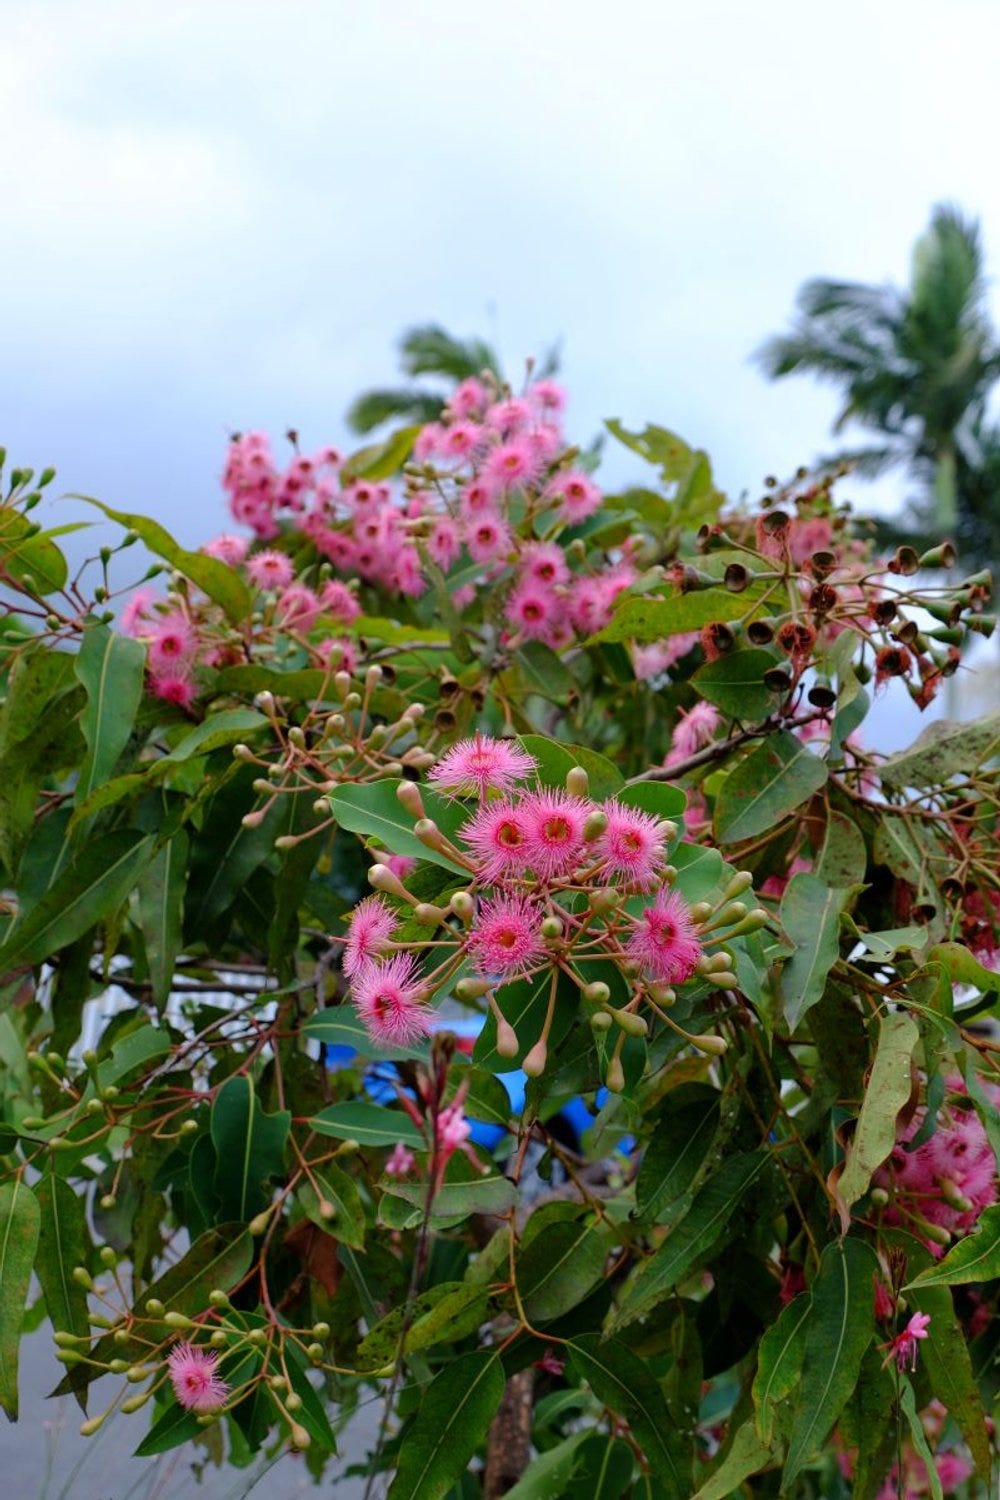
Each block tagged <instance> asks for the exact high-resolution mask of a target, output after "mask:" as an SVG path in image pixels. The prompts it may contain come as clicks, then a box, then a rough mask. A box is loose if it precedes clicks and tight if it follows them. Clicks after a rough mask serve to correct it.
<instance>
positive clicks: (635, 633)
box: [586, 588, 757, 645]
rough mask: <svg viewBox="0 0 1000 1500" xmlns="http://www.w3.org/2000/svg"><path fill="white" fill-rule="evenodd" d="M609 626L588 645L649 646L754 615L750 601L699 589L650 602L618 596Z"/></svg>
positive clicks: (716, 590)
mask: <svg viewBox="0 0 1000 1500" xmlns="http://www.w3.org/2000/svg"><path fill="white" fill-rule="evenodd" d="M614 609H615V613H614V618H613V619H612V621H611V623H610V625H605V627H604V629H603V630H599V631H598V632H597V634H596V635H593V636H591V638H590V640H589V641H587V642H586V644H587V645H596V644H597V642H599V641H637V642H638V643H639V644H640V645H648V644H649V643H650V642H651V641H662V640H664V639H666V638H667V637H668V636H672V635H686V634H687V633H688V631H691V630H701V628H702V626H703V625H713V624H714V623H715V622H716V621H717V620H720V621H730V620H741V619H742V618H743V617H744V615H745V616H747V618H748V619H749V618H752V617H753V615H754V614H755V613H756V612H757V611H756V609H755V606H754V604H753V602H752V601H750V600H747V599H745V598H744V597H743V596H742V595H741V594H731V593H730V592H729V590H728V589H725V588H706V589H700V590H697V591H695V592H692V593H689V594H673V595H670V596H668V597H667V598H663V597H662V596H660V597H657V598H653V599H643V598H638V597H637V596H636V595H634V594H619V596H618V598H617V600H616V601H615V606H614Z"/></svg>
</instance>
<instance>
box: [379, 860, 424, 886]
mask: <svg viewBox="0 0 1000 1500" xmlns="http://www.w3.org/2000/svg"><path fill="white" fill-rule="evenodd" d="M382 863H383V864H384V865H387V866H388V868H389V869H390V870H391V871H392V873H393V874H394V875H395V876H396V877H397V878H398V879H399V880H405V879H406V877H407V875H412V874H413V871H414V870H415V869H416V868H417V861H416V860H415V859H414V858H413V857H412V856H411V855H409V854H389V855H387V856H386V858H385V859H384V860H383V861H382Z"/></svg>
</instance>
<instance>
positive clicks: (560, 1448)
mask: <svg viewBox="0 0 1000 1500" xmlns="http://www.w3.org/2000/svg"><path fill="white" fill-rule="evenodd" d="M593 1436H594V1434H593V1433H590V1432H574V1433H572V1434H571V1435H570V1436H569V1437H568V1438H563V1440H562V1442H561V1443H556V1445H555V1447H553V1448H546V1450H545V1452H544V1453H540V1454H539V1455H538V1457H537V1458H533V1459H532V1461H531V1463H530V1464H529V1465H528V1467H527V1468H526V1469H525V1471H524V1473H523V1474H522V1475H521V1477H520V1479H519V1480H518V1481H517V1483H516V1484H515V1486H514V1488H513V1489H511V1490H508V1491H507V1500H554V1497H556V1496H562V1495H571V1494H574V1493H575V1494H578V1495H579V1494H586V1495H588V1497H589V1496H590V1495H591V1494H592V1491H590V1490H584V1489H583V1488H582V1485H583V1482H584V1464H585V1459H584V1454H583V1445H584V1443H585V1442H587V1440H588V1438H591V1437H593ZM629 1469H630V1471H631V1463H630V1465H629ZM620 1493H621V1491H619V1494H620Z"/></svg>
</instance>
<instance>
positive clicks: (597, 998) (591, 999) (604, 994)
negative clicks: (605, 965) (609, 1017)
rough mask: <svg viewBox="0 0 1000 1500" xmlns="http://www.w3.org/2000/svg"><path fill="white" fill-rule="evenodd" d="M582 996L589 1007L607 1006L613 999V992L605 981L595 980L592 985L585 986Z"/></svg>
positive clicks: (581, 992)
mask: <svg viewBox="0 0 1000 1500" xmlns="http://www.w3.org/2000/svg"><path fill="white" fill-rule="evenodd" d="M580 994H581V995H582V996H583V998H584V999H585V1000H586V1001H587V1003H588V1005H607V1003H608V1001H609V1000H610V999H611V990H610V989H609V988H608V986H607V985H606V984H605V983H604V980H603V979H594V980H592V981H591V983H590V984H585V985H584V987H583V989H582V990H581V991H580Z"/></svg>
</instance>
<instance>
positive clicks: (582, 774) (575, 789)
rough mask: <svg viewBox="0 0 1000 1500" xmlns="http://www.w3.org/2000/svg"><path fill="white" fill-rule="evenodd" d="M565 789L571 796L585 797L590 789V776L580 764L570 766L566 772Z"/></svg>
mask: <svg viewBox="0 0 1000 1500" xmlns="http://www.w3.org/2000/svg"><path fill="white" fill-rule="evenodd" d="M566 790H567V792H569V794H570V796H571V797H586V795H587V793H588V791H589V790H590V777H589V776H588V775H587V773H586V771H585V770H584V769H583V767H582V766H570V768H569V770H568V771H567V772H566Z"/></svg>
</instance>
